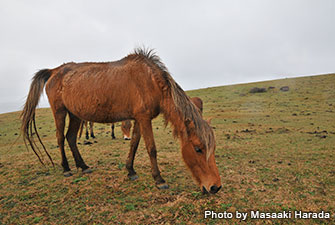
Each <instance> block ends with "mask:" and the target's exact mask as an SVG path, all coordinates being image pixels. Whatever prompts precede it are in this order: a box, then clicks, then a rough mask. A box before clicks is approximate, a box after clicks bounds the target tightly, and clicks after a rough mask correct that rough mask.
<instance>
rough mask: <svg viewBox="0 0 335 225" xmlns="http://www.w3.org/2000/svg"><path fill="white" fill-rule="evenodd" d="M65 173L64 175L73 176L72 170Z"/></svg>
mask: <svg viewBox="0 0 335 225" xmlns="http://www.w3.org/2000/svg"><path fill="white" fill-rule="evenodd" d="M63 175H64V177H71V176H72V173H71V171H67V172H64V173H63Z"/></svg>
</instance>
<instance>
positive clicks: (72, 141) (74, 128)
mask: <svg viewBox="0 0 335 225" xmlns="http://www.w3.org/2000/svg"><path fill="white" fill-rule="evenodd" d="M69 116H70V123H69V128H68V130H67V133H66V139H67V142H68V143H69V146H70V149H71V152H72V155H73V158H74V160H75V162H76V166H77V168H79V167H80V168H81V169H82V171H83V173H91V172H92V170H91V169H90V168H89V167H88V166H87V165H86V164H85V162H84V160H83V158H82V157H81V155H80V153H79V151H78V147H77V135H78V130H79V128H80V122H81V120H80V119H79V118H78V117H76V116H75V115H73V114H72V113H69Z"/></svg>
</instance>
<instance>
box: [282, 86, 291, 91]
mask: <svg viewBox="0 0 335 225" xmlns="http://www.w3.org/2000/svg"><path fill="white" fill-rule="evenodd" d="M280 90H281V91H289V90H290V87H289V86H283V87H281V88H280Z"/></svg>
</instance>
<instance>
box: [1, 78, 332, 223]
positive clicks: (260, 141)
mask: <svg viewBox="0 0 335 225" xmlns="http://www.w3.org/2000/svg"><path fill="white" fill-rule="evenodd" d="M283 86H288V87H289V90H288V91H281V90H280V88H281V87H283ZM254 87H258V88H265V91H266V92H263V93H249V91H250V90H251V89H252V88H254ZM188 94H189V95H190V96H192V97H193V96H198V97H200V98H202V100H203V101H204V117H205V118H212V124H211V125H212V126H213V128H214V129H215V130H214V131H215V135H216V153H215V155H216V162H217V165H218V168H219V171H220V174H221V177H222V186H223V188H222V190H221V191H220V192H218V193H217V194H216V195H203V194H201V192H200V190H199V188H198V187H197V186H196V185H195V184H194V182H193V180H192V177H191V175H190V173H189V172H188V171H187V169H186V167H185V166H184V163H183V161H182V158H181V152H180V148H179V143H178V140H175V139H173V137H172V134H171V130H170V128H164V125H163V121H162V117H158V118H157V119H155V120H154V121H153V128H154V135H155V140H156V145H157V149H158V163H159V166H160V169H161V171H162V176H163V178H164V179H165V180H166V181H167V182H168V184H169V185H170V189H168V190H158V189H157V188H156V187H155V185H154V181H153V179H152V177H151V172H150V161H149V157H148V155H147V152H146V149H145V147H144V143H143V140H141V142H140V146H139V150H138V153H137V156H136V159H135V166H134V167H135V170H136V171H137V174H138V175H139V179H138V180H136V181H129V180H128V178H127V172H126V169H125V161H126V157H127V154H128V149H129V141H124V140H122V139H121V130H120V127H119V126H120V124H118V127H116V136H117V139H116V140H112V139H111V137H110V128H109V126H107V125H105V124H98V125H97V126H96V127H95V131H96V132H95V133H96V137H97V138H96V139H94V140H91V142H92V143H93V144H91V145H84V142H83V139H81V140H79V141H78V142H79V143H80V145H79V150H80V151H81V153H82V156H83V158H84V159H85V161H86V163H87V164H88V165H89V166H91V167H93V169H94V172H93V173H92V174H88V175H82V174H81V172H80V171H79V170H76V168H75V165H74V161H73V158H72V156H71V152H70V150H69V148H68V146H67V145H66V151H67V156H68V159H69V163H70V167H71V168H72V170H73V172H74V175H73V176H72V177H69V178H65V177H63V175H62V169H61V166H60V154H59V150H58V148H57V142H56V138H55V126H54V121H53V118H52V115H51V111H50V109H39V110H38V111H37V118H36V121H37V127H38V129H39V134H40V135H41V136H42V140H43V141H44V144H45V145H46V147H47V149H48V150H49V153H50V154H51V155H52V157H53V159H54V161H55V162H57V164H56V167H55V168H52V167H51V166H49V165H48V166H47V167H43V166H42V165H41V164H40V163H39V162H38V159H37V158H36V157H35V156H34V154H33V152H32V151H31V150H29V151H27V150H26V148H25V145H24V143H23V141H22V138H19V139H18V137H19V127H20V121H19V119H18V118H19V114H20V112H14V113H7V114H1V115H0V224H31V223H40V224H82V223H89V224H110V223H118V222H120V223H148V224H153V223H170V224H178V223H183V224H189V223H190V224H194V223H209V224H211V223H213V224H214V223H221V224H228V223H232V222H238V221H239V219H236V218H233V219H216V220H213V219H208V218H207V219H205V218H204V211H205V210H214V211H217V212H225V211H227V212H233V213H235V211H236V210H238V211H239V212H250V211H251V210H260V211H262V212H282V211H292V212H293V211H295V210H302V211H306V212H307V211H308V212H311V211H312V212H319V211H321V210H324V211H327V212H331V214H332V216H333V218H332V219H328V220H322V219H310V220H299V219H293V218H292V219H285V220H278V219H276V220H273V221H272V222H274V223H288V222H295V223H298V224H306V223H307V224H308V223H310V224H315V223H331V220H333V223H334V222H335V221H334V214H335V159H334V152H335V74H329V75H320V76H311V77H300V78H292V79H282V80H274V81H266V82H258V83H249V84H241V85H232V86H221V87H212V88H206V89H201V90H194V91H189V92H188ZM16 139H17V141H16V142H15V140H16ZM14 142H15V143H14ZM13 143H14V144H13ZM45 161H46V162H47V158H46V157H45ZM247 220H248V221H249V222H250V223H251V222H252V223H260V224H262V223H263V222H264V220H252V219H251V218H248V219H247ZM268 222H270V221H269V220H268Z"/></svg>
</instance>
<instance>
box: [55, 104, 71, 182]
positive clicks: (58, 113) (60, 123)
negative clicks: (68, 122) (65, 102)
mask: <svg viewBox="0 0 335 225" xmlns="http://www.w3.org/2000/svg"><path fill="white" fill-rule="evenodd" d="M53 114H54V118H55V123H56V137H57V143H58V146H59V150H60V153H61V156H62V167H63V172H64V176H71V175H72V174H71V172H70V167H69V163H68V161H67V158H66V155H65V150H64V141H65V137H64V128H65V117H66V114H67V111H66V109H65V108H61V109H58V110H54V111H53Z"/></svg>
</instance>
